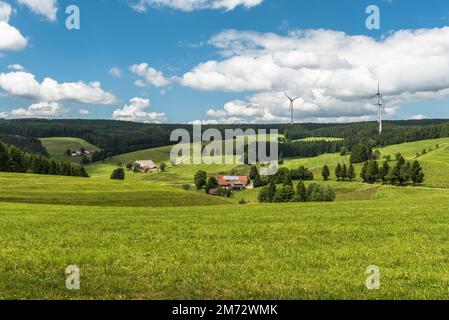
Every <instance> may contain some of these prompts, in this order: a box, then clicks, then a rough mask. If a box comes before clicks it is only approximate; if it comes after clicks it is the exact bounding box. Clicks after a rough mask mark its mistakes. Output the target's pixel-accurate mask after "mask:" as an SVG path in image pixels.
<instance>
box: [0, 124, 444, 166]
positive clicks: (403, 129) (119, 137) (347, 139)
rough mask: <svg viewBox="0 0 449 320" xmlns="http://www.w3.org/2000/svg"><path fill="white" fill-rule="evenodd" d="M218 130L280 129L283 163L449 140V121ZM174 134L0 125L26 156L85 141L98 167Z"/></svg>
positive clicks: (149, 128)
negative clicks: (48, 145)
mask: <svg viewBox="0 0 449 320" xmlns="http://www.w3.org/2000/svg"><path fill="white" fill-rule="evenodd" d="M210 128H215V129H218V130H219V131H220V132H222V134H223V136H224V131H225V130H226V129H242V130H246V129H254V130H258V129H266V130H269V129H277V130H279V133H281V134H284V135H285V139H282V142H283V143H282V144H281V145H280V155H281V157H285V158H289V157H314V156H317V155H320V154H323V153H334V152H340V151H341V150H342V148H345V149H347V150H348V151H351V150H352V148H353V147H354V146H355V145H357V144H360V143H362V144H366V145H368V146H369V147H383V146H387V145H392V144H398V143H404V142H413V141H417V140H424V139H435V138H441V137H449V120H447V119H446V120H444V119H435V120H409V121H408V120H407V121H385V122H384V133H383V134H382V135H379V134H378V132H377V130H378V129H377V123H376V122H366V123H346V124H331V123H330V124H322V123H305V124H295V125H293V126H291V125H289V124H246V125H242V124H238V125H237V124H236V125H207V126H203V127H202V130H203V131H204V130H207V129H210ZM175 129H186V130H188V131H189V132H190V133H191V134H192V126H191V125H188V124H143V123H135V122H124V121H113V120H43V119H16V120H0V140H1V141H3V142H4V143H6V144H10V145H14V146H16V147H17V148H19V149H21V150H23V151H26V152H33V153H39V154H42V155H46V151H45V148H43V146H42V145H41V144H40V141H39V140H38V139H37V138H45V137H73V138H82V139H84V140H86V141H88V142H90V143H92V144H94V145H96V146H98V147H100V148H101V149H103V151H102V152H99V153H97V154H96V155H95V156H94V159H93V160H94V161H99V160H103V159H106V158H109V157H112V156H115V155H118V154H123V153H128V152H132V151H137V150H143V149H149V148H155V147H161V146H166V145H170V144H175V143H176V142H170V134H171V132H172V131H173V130H175ZM308 137H333V138H342V139H343V140H342V141H332V142H326V141H314V142H303V141H294V140H298V139H303V138H308Z"/></svg>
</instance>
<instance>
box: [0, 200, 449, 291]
mask: <svg viewBox="0 0 449 320" xmlns="http://www.w3.org/2000/svg"><path fill="white" fill-rule="evenodd" d="M448 200H449V197H448V194H447V193H446V194H439V193H438V194H437V195H436V196H434V197H425V198H423V199H419V198H413V197H408V196H403V197H401V198H396V199H391V200H388V201H382V200H381V201H364V202H363V203H361V202H360V201H358V202H340V203H338V202H336V203H328V204H286V205H256V206H241V207H240V208H239V210H235V209H233V207H228V206H219V207H209V208H208V209H206V210H205V209H202V208H200V207H187V208H176V209H175V208H173V209H171V208H160V209H158V208H152V209H149V208H140V209H139V208H101V207H71V206H54V205H51V206H48V205H29V204H6V203H4V204H2V210H1V213H0V217H1V219H0V229H1V230H2V232H1V233H0V238H1V241H2V243H3V245H2V246H1V248H0V252H1V256H2V259H1V260H0V298H27V299H53V298H62V299H81V298H89V299H91V298H100V299H107V298H112V299H126V298H129V299H168V298H170V299H214V298H217V299H227V298H229V299H239V298H245V299H349V298H354V299H390V298H391V299H399V298H407V299H422V298H427V299H430V298H432V299H445V298H447V288H448V287H449V279H448V277H447V264H448V263H449V235H448V230H449V212H448V210H447V201H448ZM399 208H401V209H399ZM429 208H432V210H429ZM69 264H76V265H78V266H79V267H80V269H81V290H79V291H74V292H73V291H68V290H66V289H65V282H64V280H65V275H64V270H65V268H66V266H67V265H69ZM372 264H374V265H377V266H379V267H380V268H381V272H382V278H381V279H382V287H381V290H379V291H369V290H367V289H366V288H365V287H364V281H365V279H366V275H365V274H364V272H365V269H366V268H367V266H369V265H372Z"/></svg>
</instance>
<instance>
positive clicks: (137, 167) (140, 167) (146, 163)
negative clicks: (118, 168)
mask: <svg viewBox="0 0 449 320" xmlns="http://www.w3.org/2000/svg"><path fill="white" fill-rule="evenodd" d="M133 167H134V171H138V172H141V173H148V172H150V171H152V170H157V169H159V167H158V166H157V165H156V164H155V163H154V162H153V161H151V160H137V161H135V162H134V164H133Z"/></svg>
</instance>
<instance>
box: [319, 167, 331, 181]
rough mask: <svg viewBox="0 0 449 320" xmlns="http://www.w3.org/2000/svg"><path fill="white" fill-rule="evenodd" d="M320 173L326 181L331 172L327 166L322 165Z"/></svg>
mask: <svg viewBox="0 0 449 320" xmlns="http://www.w3.org/2000/svg"><path fill="white" fill-rule="evenodd" d="M321 175H322V176H323V179H324V181H328V180H329V177H330V176H331V172H330V170H329V167H328V166H327V165H325V166H324V167H323V170H322V171H321Z"/></svg>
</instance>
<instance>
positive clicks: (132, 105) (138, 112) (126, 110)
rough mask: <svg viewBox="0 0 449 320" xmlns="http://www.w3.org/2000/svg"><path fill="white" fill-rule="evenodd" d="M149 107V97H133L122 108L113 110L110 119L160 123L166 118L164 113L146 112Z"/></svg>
mask: <svg viewBox="0 0 449 320" xmlns="http://www.w3.org/2000/svg"><path fill="white" fill-rule="evenodd" d="M149 108H150V100H149V99H143V98H138V97H135V98H132V99H131V100H130V101H129V104H126V105H125V106H123V108H122V109H117V110H115V111H114V112H113V114H112V119H113V120H121V121H134V122H144V123H161V122H162V121H164V120H165V119H166V115H165V113H157V112H147V111H148V109H149Z"/></svg>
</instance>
